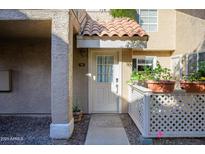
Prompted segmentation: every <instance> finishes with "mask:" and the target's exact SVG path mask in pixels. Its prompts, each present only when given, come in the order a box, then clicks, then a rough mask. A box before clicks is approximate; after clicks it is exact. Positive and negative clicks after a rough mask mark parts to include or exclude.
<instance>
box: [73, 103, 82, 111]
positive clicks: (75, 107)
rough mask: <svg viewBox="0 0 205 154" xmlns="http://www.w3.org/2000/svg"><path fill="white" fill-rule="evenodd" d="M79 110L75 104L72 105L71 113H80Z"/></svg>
mask: <svg viewBox="0 0 205 154" xmlns="http://www.w3.org/2000/svg"><path fill="white" fill-rule="evenodd" d="M80 111H81V109H80V108H79V106H78V105H77V104H73V112H80Z"/></svg>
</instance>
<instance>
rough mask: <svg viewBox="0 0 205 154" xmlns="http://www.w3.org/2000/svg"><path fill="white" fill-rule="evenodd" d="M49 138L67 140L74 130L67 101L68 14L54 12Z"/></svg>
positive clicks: (69, 105)
mask: <svg viewBox="0 0 205 154" xmlns="http://www.w3.org/2000/svg"><path fill="white" fill-rule="evenodd" d="M51 53H52V59H51V61H52V66H51V115H52V124H51V125H50V137H52V138H56V139H67V138H69V137H70V136H71V134H72V132H73V128H74V123H73V117H72V102H71V101H69V76H70V75H69V14H68V12H65V11H59V12H56V13H55V14H54V16H53V18H52V45H51Z"/></svg>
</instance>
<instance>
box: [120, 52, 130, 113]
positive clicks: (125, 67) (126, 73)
mask: <svg viewBox="0 0 205 154" xmlns="http://www.w3.org/2000/svg"><path fill="white" fill-rule="evenodd" d="M121 71H122V87H121V88H122V94H121V101H122V113H127V112H128V99H129V98H128V97H129V95H128V92H129V90H128V83H127V81H129V80H130V76H131V73H132V50H131V49H122V70H121Z"/></svg>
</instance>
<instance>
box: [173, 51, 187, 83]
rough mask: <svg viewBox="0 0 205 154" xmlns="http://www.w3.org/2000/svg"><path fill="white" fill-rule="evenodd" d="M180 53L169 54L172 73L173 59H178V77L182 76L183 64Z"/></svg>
mask: <svg viewBox="0 0 205 154" xmlns="http://www.w3.org/2000/svg"><path fill="white" fill-rule="evenodd" d="M182 56H183V55H182V54H179V55H175V56H171V66H170V67H171V73H172V74H173V73H174V71H175V70H174V68H173V60H174V59H178V60H179V79H182V76H183V71H182V69H183V64H182ZM186 70H187V69H186Z"/></svg>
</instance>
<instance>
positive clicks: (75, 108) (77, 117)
mask: <svg viewBox="0 0 205 154" xmlns="http://www.w3.org/2000/svg"><path fill="white" fill-rule="evenodd" d="M73 117H74V122H80V121H81V119H82V117H83V112H82V111H81V109H80V108H79V106H78V105H77V104H74V105H73Z"/></svg>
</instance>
